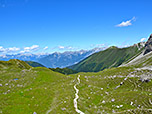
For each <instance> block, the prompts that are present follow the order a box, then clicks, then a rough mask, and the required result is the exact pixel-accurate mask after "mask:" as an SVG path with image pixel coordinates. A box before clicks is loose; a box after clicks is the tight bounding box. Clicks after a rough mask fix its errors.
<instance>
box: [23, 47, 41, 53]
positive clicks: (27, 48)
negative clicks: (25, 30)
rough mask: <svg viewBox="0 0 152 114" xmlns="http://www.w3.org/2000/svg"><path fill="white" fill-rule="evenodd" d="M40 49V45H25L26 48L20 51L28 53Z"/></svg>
mask: <svg viewBox="0 0 152 114" xmlns="http://www.w3.org/2000/svg"><path fill="white" fill-rule="evenodd" d="M38 49H39V45H32V46H31V47H24V50H22V51H20V53H28V52H32V51H37V50H38Z"/></svg>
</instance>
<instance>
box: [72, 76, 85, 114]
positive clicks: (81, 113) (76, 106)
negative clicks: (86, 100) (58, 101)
mask: <svg viewBox="0 0 152 114" xmlns="http://www.w3.org/2000/svg"><path fill="white" fill-rule="evenodd" d="M77 80H78V83H76V84H75V85H74V89H75V91H76V93H75V98H74V100H73V102H74V108H75V111H76V112H77V113H79V114H84V112H82V111H81V110H79V109H78V103H77V100H78V98H79V96H78V93H79V90H78V89H77V88H76V86H77V85H79V84H80V75H78V77H77Z"/></svg>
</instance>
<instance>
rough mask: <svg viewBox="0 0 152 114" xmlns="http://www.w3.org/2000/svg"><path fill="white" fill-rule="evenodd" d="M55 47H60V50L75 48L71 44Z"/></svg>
mask: <svg viewBox="0 0 152 114" xmlns="http://www.w3.org/2000/svg"><path fill="white" fill-rule="evenodd" d="M57 48H58V49H60V50H72V49H75V48H74V47H72V46H58V47H57Z"/></svg>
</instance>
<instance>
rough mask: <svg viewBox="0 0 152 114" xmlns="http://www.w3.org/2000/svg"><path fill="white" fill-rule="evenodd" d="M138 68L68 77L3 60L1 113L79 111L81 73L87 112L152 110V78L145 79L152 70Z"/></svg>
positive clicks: (82, 105) (82, 103) (82, 99)
mask: <svg viewBox="0 0 152 114" xmlns="http://www.w3.org/2000/svg"><path fill="white" fill-rule="evenodd" d="M149 62H150V61H149ZM147 63H148V62H147ZM147 63H145V65H146V64H147ZM21 66H22V67H21ZM136 68H137V67H136ZM136 68H135V67H134V66H127V67H119V68H111V69H105V70H103V71H100V72H97V73H91V72H89V73H82V72H80V73H78V74H72V75H67V76H66V75H63V74H60V73H57V72H53V71H51V70H50V69H47V68H42V67H36V68H33V67H31V66H29V65H28V64H26V63H25V62H23V61H19V60H10V61H6V62H4V61H0V101H1V102H0V113H4V114H33V113H34V112H36V113H37V114H46V113H47V112H49V114H77V113H76V111H75V110H74V106H73V99H74V98H75V90H74V88H73V86H74V85H75V84H76V82H77V80H76V78H77V76H78V75H80V80H81V81H80V84H79V85H78V86H77V88H78V89H79V94H78V95H79V99H78V108H79V109H80V110H81V111H83V112H84V113H85V114H100V113H103V114H107V113H109V114H112V113H114V112H115V113H120V114H124V113H128V114H132V113H137V114H140V113H141V114H142V113H143V114H145V113H152V110H151V109H152V81H144V80H143V81H141V79H143V77H144V75H146V79H147V80H151V78H152V77H151V74H152V71H151V70H143V69H141V70H137V69H136Z"/></svg>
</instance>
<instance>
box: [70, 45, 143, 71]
mask: <svg viewBox="0 0 152 114" xmlns="http://www.w3.org/2000/svg"><path fill="white" fill-rule="evenodd" d="M141 51H142V50H138V48H137V46H131V47H127V48H117V47H114V46H113V47H110V48H108V49H106V50H104V51H101V52H98V53H95V54H93V55H91V56H89V57H88V58H86V59H85V60H83V61H81V62H80V63H78V64H76V65H73V66H71V67H69V68H71V69H73V70H76V71H79V72H97V71H101V70H104V69H106V68H112V67H118V66H119V65H121V64H122V63H123V62H126V61H127V60H129V59H130V58H132V57H133V56H135V55H136V54H138V53H140V52H141Z"/></svg>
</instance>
